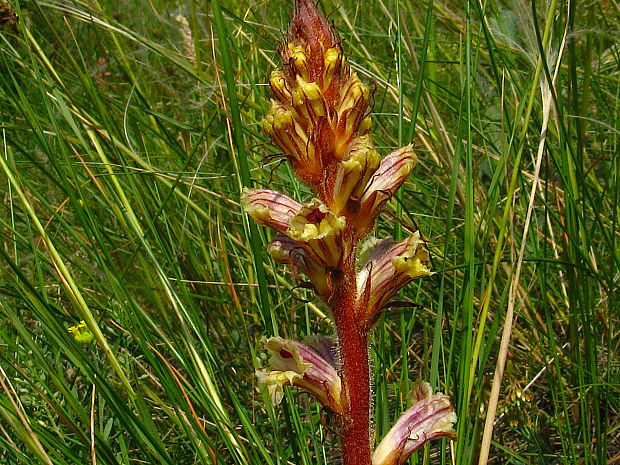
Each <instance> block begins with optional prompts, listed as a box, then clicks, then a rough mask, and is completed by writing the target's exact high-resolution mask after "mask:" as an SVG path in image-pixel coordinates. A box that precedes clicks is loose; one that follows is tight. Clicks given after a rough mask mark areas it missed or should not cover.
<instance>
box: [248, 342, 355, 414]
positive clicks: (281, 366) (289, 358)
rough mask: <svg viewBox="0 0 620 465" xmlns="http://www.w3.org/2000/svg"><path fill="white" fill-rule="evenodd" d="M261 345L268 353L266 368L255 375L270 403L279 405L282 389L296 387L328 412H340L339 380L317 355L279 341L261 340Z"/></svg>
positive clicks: (332, 369)
mask: <svg viewBox="0 0 620 465" xmlns="http://www.w3.org/2000/svg"><path fill="white" fill-rule="evenodd" d="M261 342H262V344H263V345H264V347H265V348H266V349H267V350H268V351H269V355H270V357H269V366H268V367H267V368H265V369H262V370H258V371H257V373H256V374H257V376H258V380H259V382H260V383H261V384H263V385H265V386H266V387H267V391H268V392H269V396H270V397H271V400H272V402H274V403H275V404H278V403H280V402H281V401H282V397H283V396H284V391H283V387H284V386H297V387H299V388H301V389H303V390H304V391H306V392H308V393H310V394H312V395H313V396H314V397H316V398H317V399H318V400H319V401H320V402H321V403H322V404H323V405H324V406H325V407H328V408H329V409H331V410H332V411H334V412H336V413H341V412H342V411H343V408H344V405H343V401H342V396H341V381H340V377H339V376H338V373H336V369H335V367H334V366H332V365H331V364H330V363H329V362H328V361H327V360H325V359H324V358H323V357H321V355H319V353H318V352H316V351H315V350H312V349H310V348H308V347H306V346H305V345H303V344H300V343H299V342H295V341H291V340H290V339H283V338H281V337H272V338H269V339H265V338H263V340H262V341H261Z"/></svg>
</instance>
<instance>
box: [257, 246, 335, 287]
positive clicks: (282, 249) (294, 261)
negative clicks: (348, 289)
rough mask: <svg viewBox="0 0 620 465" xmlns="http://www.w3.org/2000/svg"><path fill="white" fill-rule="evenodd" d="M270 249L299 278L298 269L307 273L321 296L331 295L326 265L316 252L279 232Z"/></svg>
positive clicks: (276, 259) (278, 260) (273, 256)
mask: <svg viewBox="0 0 620 465" xmlns="http://www.w3.org/2000/svg"><path fill="white" fill-rule="evenodd" d="M268 251H269V254H270V255H271V257H272V258H273V259H274V260H275V261H277V262H280V263H284V264H286V265H289V266H290V267H291V269H292V270H293V273H294V274H295V276H296V277H297V278H298V279H299V276H297V271H301V272H302V273H303V274H305V275H306V276H307V277H308V279H310V282H311V283H312V285H313V286H314V290H315V292H316V293H317V295H319V297H322V298H323V299H326V298H327V297H328V296H329V290H330V288H331V285H330V283H329V280H328V276H327V274H326V273H325V267H324V266H323V264H322V263H321V260H320V258H318V257H317V256H316V255H315V254H314V253H312V252H311V251H308V250H307V249H305V248H304V247H303V246H302V245H301V244H300V243H299V242H297V241H295V240H293V239H291V238H290V237H287V236H284V235H282V234H278V235H277V236H276V237H275V238H274V239H273V240H272V241H271V242H270V243H269V248H268Z"/></svg>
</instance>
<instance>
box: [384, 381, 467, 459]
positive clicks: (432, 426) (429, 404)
mask: <svg viewBox="0 0 620 465" xmlns="http://www.w3.org/2000/svg"><path fill="white" fill-rule="evenodd" d="M408 398H409V399H410V400H412V401H414V404H413V405H412V406H411V407H410V408H409V409H408V410H407V411H406V412H405V413H403V414H402V415H401V417H400V418H399V419H398V421H397V422H396V423H395V424H394V426H393V427H392V429H391V430H390V431H389V432H388V433H387V435H386V436H385V437H384V438H383V440H382V441H381V443H380V444H379V445H378V446H377V448H376V449H375V452H374V453H373V456H372V465H401V464H403V463H405V462H406V461H407V459H408V458H409V456H411V454H413V453H414V452H415V451H416V449H418V448H419V447H420V446H421V445H422V444H424V443H425V442H426V441H430V440H431V439H434V438H437V437H441V436H444V437H448V438H452V439H456V432H455V431H454V429H453V428H452V426H453V425H454V423H456V413H454V408H453V407H452V405H451V404H450V398H449V397H448V396H446V395H444V394H441V393H438V394H433V390H432V388H431V385H430V384H428V383H426V382H422V381H419V382H418V383H416V384H415V385H414V387H413V389H412V390H411V392H410V393H409V396H408Z"/></svg>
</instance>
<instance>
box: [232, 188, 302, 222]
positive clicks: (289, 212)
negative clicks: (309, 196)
mask: <svg viewBox="0 0 620 465" xmlns="http://www.w3.org/2000/svg"><path fill="white" fill-rule="evenodd" d="M241 203H242V204H243V206H244V208H245V211H246V212H247V213H248V215H250V216H251V217H252V218H254V221H256V222H257V223H258V224H260V225H263V226H269V227H270V228H272V229H274V230H276V231H278V232H281V233H283V232H284V231H286V230H287V229H288V228H290V227H291V221H292V220H293V218H294V217H295V215H297V213H299V211H300V210H301V204H299V203H297V202H295V201H294V200H293V199H291V198H290V197H288V196H286V195H284V194H282V193H280V192H278V191H272V190H269V189H244V190H243V193H242V194H241Z"/></svg>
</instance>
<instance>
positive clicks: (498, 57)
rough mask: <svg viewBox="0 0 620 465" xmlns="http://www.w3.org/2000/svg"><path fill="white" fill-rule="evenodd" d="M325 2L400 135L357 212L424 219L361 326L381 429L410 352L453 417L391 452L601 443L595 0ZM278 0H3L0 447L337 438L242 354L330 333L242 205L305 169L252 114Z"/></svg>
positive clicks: (581, 457)
mask: <svg viewBox="0 0 620 465" xmlns="http://www.w3.org/2000/svg"><path fill="white" fill-rule="evenodd" d="M321 7H322V8H323V11H324V12H326V13H327V14H328V15H329V18H330V19H331V20H332V21H333V22H334V23H335V25H336V27H337V28H338V30H339V31H340V32H341V35H342V38H343V41H344V48H345V50H346V51H347V53H348V54H349V58H350V60H351V62H352V64H353V66H354V68H355V69H356V71H357V72H358V74H359V75H360V77H362V79H363V80H364V81H365V82H366V83H368V84H369V85H370V86H371V88H372V89H373V99H374V111H375V116H374V130H375V141H376V143H377V145H378V146H379V147H381V149H382V153H383V154H386V153H388V151H390V150H391V149H393V148H395V147H397V146H401V145H404V144H405V143H406V142H407V141H409V140H411V139H413V140H414V143H415V146H416V149H417V153H418V155H419V158H420V161H419V164H418V166H417V167H416V168H415V170H414V173H413V175H412V176H411V178H410V179H409V182H408V183H407V184H406V185H405V188H404V191H403V193H402V194H401V195H400V196H399V198H398V199H394V200H393V201H392V202H390V206H389V208H388V209H386V211H385V213H384V220H385V219H389V221H387V222H386V221H384V220H380V222H379V224H378V231H377V235H378V236H380V237H384V236H386V235H389V234H391V235H393V236H400V235H402V234H404V233H406V231H407V230H409V229H412V228H413V229H415V228H419V229H420V230H421V231H422V233H423V235H424V236H425V237H426V238H427V240H428V241H429V248H430V249H431V251H432V261H433V269H434V270H435V271H436V274H435V275H434V276H432V277H430V278H426V279H423V280H420V281H419V282H417V283H416V284H415V285H410V286H409V287H408V288H407V289H406V290H405V291H404V292H403V293H402V295H401V296H400V297H399V299H400V300H402V301H406V302H410V304H409V305H405V306H398V307H396V308H394V309H392V310H391V311H389V312H387V313H385V314H384V316H383V318H384V319H385V320H386V322H385V323H386V324H381V325H379V328H380V329H378V330H377V331H376V332H375V333H374V334H373V339H374V344H373V351H372V354H373V370H374V372H375V376H376V378H375V379H376V381H375V385H374V390H375V392H376V395H377V398H376V402H375V405H374V408H375V410H376V424H375V430H376V435H377V437H378V438H380V437H381V436H382V435H383V434H384V433H385V432H386V431H387V430H388V428H389V426H390V424H391V423H392V422H393V421H394V419H395V418H397V416H398V415H399V414H400V412H401V411H402V410H403V409H404V408H405V407H406V402H407V401H406V399H405V394H406V393H407V391H408V386H409V385H410V383H412V382H413V381H414V380H416V379H419V378H422V379H426V380H429V381H430V382H431V383H432V384H433V385H434V386H435V387H436V388H438V389H441V390H443V391H445V392H447V393H449V394H450V395H451V396H452V399H453V401H454V404H455V406H456V408H457V413H458V416H459V422H458V437H459V439H458V441H457V442H456V443H445V442H444V443H443V444H442V443H440V442H438V443H435V444H433V445H432V446H430V447H427V448H426V449H425V450H424V451H421V452H419V453H418V454H417V456H415V457H413V458H412V459H411V460H412V463H445V464H452V463H457V464H475V463H483V464H484V463H487V458H486V455H485V454H486V450H488V447H489V446H490V453H489V456H488V463H496V464H500V463H501V464H504V463H506V464H595V463H596V464H603V463H618V462H620V438H619V434H620V431H619V428H620V423H619V416H618V412H619V409H620V395H618V391H619V386H620V373H619V371H620V370H619V368H620V365H619V362H618V354H619V351H618V344H619V341H620V339H619V337H618V332H619V331H620V327H619V323H618V322H619V319H618V309H619V306H618V278H619V274H618V273H619V262H620V248H619V247H618V241H619V237H618V220H619V217H618V213H619V209H618V205H619V204H618V202H619V198H620V189H619V184H618V183H619V174H620V170H619V166H618V163H619V160H618V155H619V153H620V150H619V147H620V111H619V106H620V99H619V97H620V49H619V46H618V44H620V27H619V25H620V9H619V7H618V3H617V2H615V1H613V0H611V1H608V0H603V1H591V2H585V1H581V2H576V1H569V2H567V1H564V0H550V1H549V2H536V1H535V0H532V3H529V2H527V1H522V0H505V1H490V2H487V1H474V0H472V1H470V2H469V3H467V2H455V1H452V0H430V2H429V3H427V2H423V1H421V0H411V1H409V0H401V1H400V2H399V1H398V0H372V1H365V2H357V1H355V0H338V1H335V0H323V1H322V3H321ZM290 9H291V2H289V1H285V0H269V1H267V0H237V1H225V0H221V1H220V2H219V3H218V2H217V1H216V0H211V1H210V2H209V1H202V2H195V1H193V0H192V1H190V0H187V1H163V0H150V1H142V0H123V1H120V2H119V1H107V0H100V1H97V0H91V1H78V0H73V1H64V0H46V1H41V0H30V1H26V0H21V1H17V0H10V1H9V2H8V3H5V2H4V1H0V24H1V25H0V149H1V150H0V165H1V168H2V169H1V170H0V172H1V173H2V175H1V179H0V192H1V194H2V206H1V209H0V231H1V232H0V234H1V235H2V247H1V248H0V267H1V268H0V269H1V274H0V368H1V370H0V388H1V389H0V462H2V463H3V464H11V465H12V464H33V463H44V464H55V465H64V464H86V463H91V464H140V463H148V464H175V465H181V464H194V463H200V464H216V463H226V464H268V465H275V464H288V463H295V464H298V465H302V464H303V465H305V464H308V465H310V464H312V465H318V464H330V465H332V464H335V463H338V457H337V455H336V454H335V452H334V450H335V449H334V447H333V446H334V445H335V444H337V435H336V434H335V432H334V431H333V428H332V426H333V425H332V424H330V419H329V417H328V415H326V414H325V412H322V411H321V410H320V408H319V407H318V406H317V405H316V404H315V403H314V402H312V401H311V400H310V399H309V398H307V397H301V398H300V397H296V396H295V397H293V396H292V395H290V393H289V395H287V397H286V399H285V402H284V404H283V406H280V407H276V408H273V407H272V406H271V405H270V404H269V403H268V401H267V397H266V396H265V395H264V394H263V393H261V392H260V391H259V390H258V387H257V385H256V380H255V378H254V376H253V372H254V369H255V368H256V367H258V366H260V365H261V363H262V361H261V360H262V358H264V355H262V354H261V353H260V351H259V350H258V344H257V343H258V341H259V340H260V338H261V337H262V336H264V335H270V334H276V333H277V334H280V335H286V336H291V337H295V338H302V337H303V336H304V335H306V334H311V333H315V332H320V333H324V334H330V333H331V332H332V328H331V327H330V325H329V323H328V321H327V320H326V319H325V315H324V313H323V312H324V308H323V307H322V305H321V303H320V302H317V301H307V298H309V294H306V293H305V291H304V290H303V289H298V288H296V287H295V285H296V282H295V279H294V277H293V276H292V275H291V274H290V273H289V272H287V271H285V270H284V269H283V268H282V267H281V266H277V265H275V264H274V263H273V262H272V261H271V260H270V258H269V257H268V255H267V254H266V252H265V246H264V245H265V244H266V241H267V240H268V237H266V236H267V235H269V234H270V233H269V232H268V231H266V230H263V229H262V228H261V229H260V230H259V229H258V228H255V227H251V226H250V224H249V223H248V220H247V218H246V217H245V216H244V214H243V212H242V211H241V209H240V206H239V203H238V199H239V194H240V191H241V188H242V186H244V185H256V186H271V187H272V188H276V189H280V190H283V191H285V192H295V193H296V196H297V199H298V200H300V199H303V200H305V199H308V197H309V195H310V194H309V192H308V190H307V188H306V187H304V186H303V185H299V184H297V183H296V181H295V179H294V178H293V176H292V175H291V171H290V169H289V168H288V166H287V165H286V164H282V163H279V161H278V160H277V159H275V158H271V157H270V155H274V154H276V151H275V148H274V147H272V146H270V145H269V144H268V143H267V139H266V137H265V136H264V134H263V133H262V131H261V129H260V124H259V123H260V121H261V118H262V117H263V116H264V115H265V113H266V110H267V107H268V96H269V91H268V87H267V86H266V82H267V76H268V73H269V71H270V70H271V69H273V68H274V67H275V66H276V65H277V64H278V57H277V53H276V49H277V47H278V44H279V43H280V41H281V39H282V37H283V33H282V31H283V29H284V28H285V27H286V24H287V22H288V17H289V12H290ZM551 82H553V85H551V86H550V85H549V83H551ZM414 122H415V124H414ZM393 218H397V219H399V223H398V226H397V227H394V226H393V225H394V224H395V223H396V222H395V221H393ZM388 225H389V226H388ZM255 263H257V264H258V266H257V267H255ZM82 320H84V321H85V322H86V324H87V326H88V328H89V329H88V330H85V329H78V330H73V331H69V328H70V327H73V326H75V325H77V324H78V323H79V322H80V321H82ZM91 333H92V336H91ZM502 334H504V342H505V343H504V344H501V338H502ZM508 342H509V344H507V343H508ZM504 358H505V359H506V364H505V367H506V369H505V372H504V373H503V379H502V384H501V391H500V392H499V400H498V404H497V410H496V411H494V410H493V405H494V398H495V396H494V395H493V389H492V388H493V386H496V387H498V386H499V384H498V381H499V379H495V381H494V373H496V372H497V370H496V366H497V363H498V360H499V362H500V363H499V365H500V367H501V365H502V360H503V359H504ZM293 399H294V400H293ZM299 399H302V400H301V401H300V400H299ZM487 414H489V415H488V416H489V419H488V424H489V425H493V424H494V435H493V442H492V443H490V444H489V442H488V439H489V438H490V437H489V436H488V435H487V436H485V435H484V434H483V430H484V425H485V419H486V417H487Z"/></svg>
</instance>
